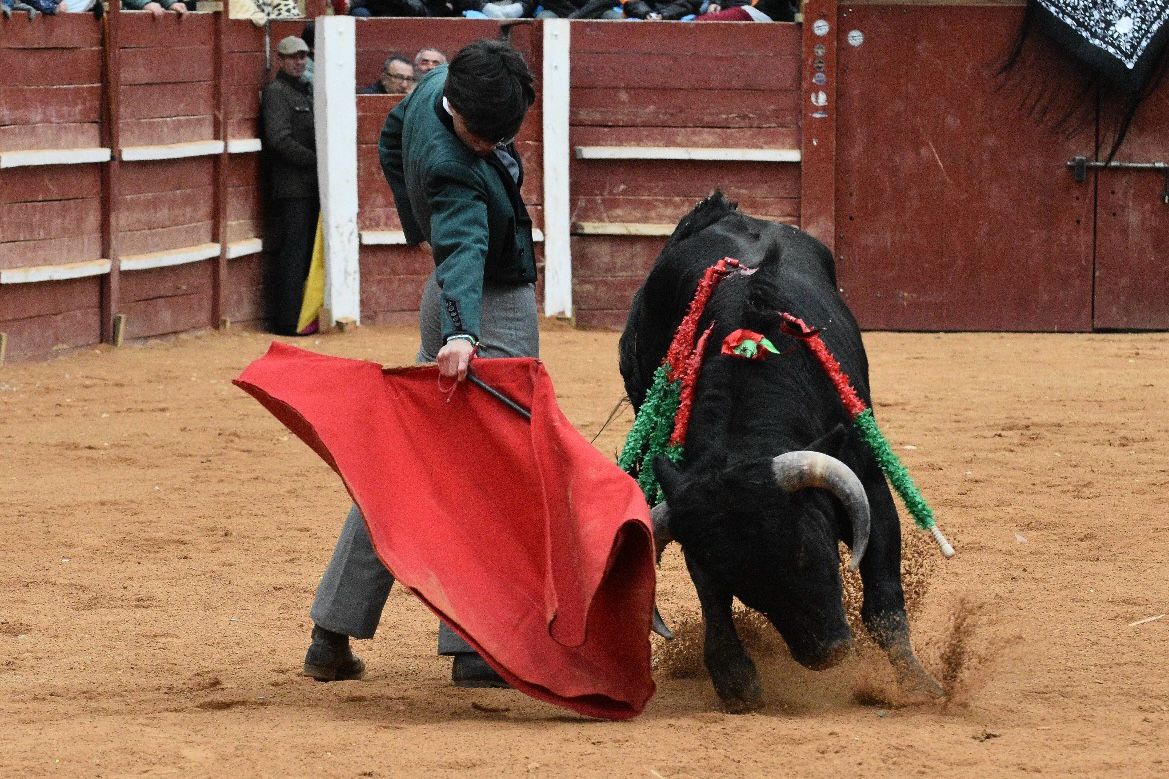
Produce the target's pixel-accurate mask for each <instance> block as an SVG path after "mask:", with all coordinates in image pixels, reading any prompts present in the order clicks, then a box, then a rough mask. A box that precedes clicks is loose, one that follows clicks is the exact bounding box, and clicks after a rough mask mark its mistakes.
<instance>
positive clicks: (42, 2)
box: [0, 0, 173, 19]
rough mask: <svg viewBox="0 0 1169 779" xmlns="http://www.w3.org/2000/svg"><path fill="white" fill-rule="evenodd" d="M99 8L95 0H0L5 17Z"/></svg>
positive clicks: (84, 10) (99, 11)
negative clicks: (19, 14)
mask: <svg viewBox="0 0 1169 779" xmlns="http://www.w3.org/2000/svg"><path fill="white" fill-rule="evenodd" d="M172 2H173V0H172ZM101 8H102V5H101V3H100V2H98V1H97V0H0V11H2V12H3V13H4V18H5V19H7V18H8V17H10V16H12V14H13V12H17V13H26V14H28V16H29V18H30V19H31V18H35V17H37V16H40V15H41V14H49V15H53V14H59V13H91V12H93V13H97V14H98V15H99V16H100V15H101Z"/></svg>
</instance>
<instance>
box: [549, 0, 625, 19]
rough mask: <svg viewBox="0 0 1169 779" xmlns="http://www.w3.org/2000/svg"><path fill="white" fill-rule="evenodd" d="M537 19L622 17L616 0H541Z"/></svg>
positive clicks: (623, 16)
mask: <svg viewBox="0 0 1169 779" xmlns="http://www.w3.org/2000/svg"><path fill="white" fill-rule="evenodd" d="M535 15H536V18H537V19H624V18H625V15H624V14H623V13H621V3H620V2H618V0H542V2H541V4H540V5H538V6H536V14H535Z"/></svg>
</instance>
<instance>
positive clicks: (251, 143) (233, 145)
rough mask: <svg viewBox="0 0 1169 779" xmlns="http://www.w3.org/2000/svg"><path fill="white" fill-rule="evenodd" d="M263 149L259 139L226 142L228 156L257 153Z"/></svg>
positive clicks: (236, 139)
mask: <svg viewBox="0 0 1169 779" xmlns="http://www.w3.org/2000/svg"><path fill="white" fill-rule="evenodd" d="M262 148H263V144H262V143H260V139H259V138H229V139H228V141H227V153H228V154H247V153H252V152H258V151H260V149H262Z"/></svg>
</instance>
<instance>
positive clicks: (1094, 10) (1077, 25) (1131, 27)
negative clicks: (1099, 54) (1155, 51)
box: [1038, 0, 1169, 70]
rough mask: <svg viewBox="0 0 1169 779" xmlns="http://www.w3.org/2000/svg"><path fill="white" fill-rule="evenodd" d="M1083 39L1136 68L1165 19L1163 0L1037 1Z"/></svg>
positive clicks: (1168, 11) (1167, 8)
mask: <svg viewBox="0 0 1169 779" xmlns="http://www.w3.org/2000/svg"><path fill="white" fill-rule="evenodd" d="M1038 3H1039V5H1040V6H1042V7H1043V8H1044V9H1046V10H1047V12H1048V13H1050V14H1051V15H1052V16H1054V17H1055V18H1056V19H1058V20H1059V21H1061V22H1063V23H1064V24H1066V25H1067V26H1068V27H1069V28H1071V30H1072V31H1074V32H1075V33H1076V34H1077V35H1079V36H1080V37H1082V38H1083V39H1084V40H1085V41H1086V42H1088V43H1090V44H1091V45H1092V46H1095V47H1096V48H1097V49H1100V50H1101V51H1104V52H1106V53H1108V54H1110V55H1112V56H1113V57H1115V58H1116V59H1117V60H1119V61H1120V62H1122V63H1124V66H1125V67H1126V68H1128V69H1129V70H1132V69H1133V68H1135V67H1136V65H1137V63H1138V62H1140V61H1141V58H1142V57H1143V56H1144V55H1145V53H1146V52H1148V51H1149V49H1150V45H1151V44H1152V43H1153V40H1154V39H1155V38H1156V37H1157V33H1158V32H1159V31H1161V30H1162V29H1163V28H1164V27H1165V24H1166V22H1167V21H1169V3H1166V2H1164V0H1038Z"/></svg>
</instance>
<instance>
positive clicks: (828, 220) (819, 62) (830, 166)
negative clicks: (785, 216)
mask: <svg viewBox="0 0 1169 779" xmlns="http://www.w3.org/2000/svg"><path fill="white" fill-rule="evenodd" d="M836 22H837V14H836V0H805V3H804V24H803V40H804V51H803V69H802V75H801V85H802V87H801V94H802V98H801V100H800V130H801V132H800V144H801V152H802V154H801V165H800V227H801V228H803V230H804V231H805V232H807V233H809V234H811V235H812V236H814V237H815V238H819V239H820V241H822V242H823V243H824V245H825V246H827V247H828V250H829V251H832V250H833V247H834V246H835V238H836V75H837V69H836V43H837V40H838V39H839V37H840V33H839V31H838V30H837V29H836Z"/></svg>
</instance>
